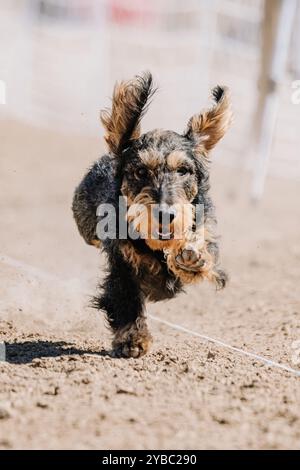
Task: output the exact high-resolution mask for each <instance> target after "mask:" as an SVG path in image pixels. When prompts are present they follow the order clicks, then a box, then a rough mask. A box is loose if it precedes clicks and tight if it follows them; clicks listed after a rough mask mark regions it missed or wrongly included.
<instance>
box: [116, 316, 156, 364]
mask: <svg viewBox="0 0 300 470" xmlns="http://www.w3.org/2000/svg"><path fill="white" fill-rule="evenodd" d="M151 343H152V336H151V334H150V333H149V331H148V329H147V325H146V322H145V320H144V319H142V318H139V319H138V320H136V321H135V322H134V323H131V324H130V325H127V326H126V327H124V328H122V329H119V330H117V331H116V333H115V337H114V340H113V344H112V346H113V355H114V356H115V357H126V358H130V357H133V358H138V357H141V356H143V355H144V354H146V353H147V351H148V350H149V347H150V345H151Z"/></svg>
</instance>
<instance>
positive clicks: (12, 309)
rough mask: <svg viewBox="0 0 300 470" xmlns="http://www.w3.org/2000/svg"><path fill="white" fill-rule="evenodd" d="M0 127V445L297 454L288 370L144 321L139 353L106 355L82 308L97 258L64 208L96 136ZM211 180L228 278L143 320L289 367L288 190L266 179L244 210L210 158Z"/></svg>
mask: <svg viewBox="0 0 300 470" xmlns="http://www.w3.org/2000/svg"><path fill="white" fill-rule="evenodd" d="M0 134H1V135H0V137H1V159H0V171H1V186H0V204H1V233H0V239H1V245H0V246H1V249H0V295H1V296H0V308H1V317H0V341H2V342H3V341H4V342H5V352H6V361H2V362H0V372H1V382H0V448H4V449H10V448H26V449H31V448H35V449H38V448H47V449H49V448H50V449H54V448H71V449H82V448H84V449H91V448H92V449H117V448H122V449H150V448H152V449H168V448H170V449H179V448H181V449H192V448H195V449H224V448H226V449H227V448H233V449H241V448H243V449H254V448H259V449H279V448H292V449H296V448H299V446H300V408H299V399H300V378H299V376H297V375H296V374H295V373H292V372H288V371H284V370H280V369H278V368H276V367H270V366H268V365H266V364H265V363H263V362H261V361H260V360H258V359H254V358H253V357H247V356H245V355H242V354H239V353H236V352H233V351H231V350H229V349H227V348H226V347H222V346H219V345H216V344H214V343H212V342H209V341H207V340H204V339H201V338H199V337H194V336H192V335H191V334H189V333H188V332H183V331H176V330H175V329H174V328H172V327H171V326H168V325H164V324H161V323H159V322H157V321H155V320H154V319H149V323H150V326H151V330H152V333H153V336H154V338H155V342H154V344H153V347H152V350H151V352H150V353H149V354H148V355H147V356H146V357H144V358H141V359H138V360H134V359H129V360H125V359H113V358H111V357H110V355H109V349H110V335H109V332H108V331H107V329H106V328H105V326H104V322H103V317H102V315H101V314H98V313H97V312H95V311H93V310H92V309H90V308H89V307H88V299H89V296H90V295H92V294H93V293H94V289H95V285H96V283H97V281H98V280H99V278H100V277H101V275H102V272H103V266H104V260H103V258H102V256H101V255H99V253H98V252H97V251H96V250H95V249H94V248H91V247H88V246H85V245H84V243H83V241H82V240H81V239H80V237H79V235H78V233H77V231H76V228H75V225H74V223H73V220H72V216H71V212H70V204H71V198H72V192H73V189H74V186H75V184H76V183H77V182H78V181H79V179H80V177H81V176H82V173H83V171H84V170H85V168H87V167H88V165H89V164H90V162H91V161H92V160H94V159H95V158H96V157H97V156H98V155H99V153H100V152H101V142H100V140H97V139H95V140H93V139H87V138H82V137H77V138H74V137H68V136H63V135H58V134H54V133H53V134H52V133H51V132H47V131H42V130H37V129H32V128H27V127H25V126H22V125H20V124H17V123H13V122H1V126H0ZM241 158H242V156H241ZM212 184H213V192H214V194H215V202H216V205H217V209H218V216H219V222H220V232H221V233H222V253H223V256H222V259H223V265H224V266H226V268H227V270H228V272H229V273H230V277H231V282H230V284H229V286H228V287H227V288H226V290H225V291H223V292H218V293H216V292H215V290H214V289H213V288H212V287H211V286H210V285H209V284H202V285H197V286H194V287H191V288H188V289H187V294H186V295H182V296H181V297H179V298H178V299H176V300H172V301H170V302H168V303H161V304H154V305H149V309H148V310H149V313H150V314H152V315H155V316H157V317H159V318H161V319H163V320H167V321H169V322H171V323H173V324H179V325H182V326H184V327H186V328H187V329H190V330H192V331H194V332H198V333H200V334H203V335H208V336H210V337H213V338H217V339H219V340H222V341H224V342H226V343H228V344H230V345H232V346H235V347H238V348H241V349H243V350H245V351H250V352H254V353H257V354H260V355H262V356H264V357H265V358H268V359H272V360H274V361H277V362H280V363H282V364H285V365H287V366H289V367H292V368H293V369H295V370H296V369H297V362H298V361H297V351H296V350H295V349H293V347H294V346H295V343H294V342H295V341H297V340H300V323H299V314H300V295H299V278H300V244H299V233H300V208H299V195H300V190H299V183H296V182H293V181H287V180H279V179H278V180H274V179H270V180H269V181H268V184H267V188H266V195H265V198H264V200H263V202H262V204H261V205H260V206H259V207H254V206H252V205H251V204H250V203H249V201H248V198H247V191H248V188H249V179H248V177H247V175H245V174H243V173H241V172H240V171H237V170H232V169H230V168H223V167H222V166H221V165H220V164H216V165H214V169H213V174H212ZM293 345H294V346H293ZM299 349H300V348H299ZM1 351H2V356H3V353H4V348H3V346H2V349H1V346H0V354H1ZM299 358H300V354H299ZM2 359H3V357H2ZM298 367H299V370H300V361H299V365H298Z"/></svg>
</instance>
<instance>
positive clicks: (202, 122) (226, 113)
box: [185, 86, 232, 155]
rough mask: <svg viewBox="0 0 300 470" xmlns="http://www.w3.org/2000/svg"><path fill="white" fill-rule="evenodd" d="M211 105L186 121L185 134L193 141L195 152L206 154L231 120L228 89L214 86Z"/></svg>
mask: <svg viewBox="0 0 300 470" xmlns="http://www.w3.org/2000/svg"><path fill="white" fill-rule="evenodd" d="M212 98H213V105H212V107H211V108H210V109H207V110H205V111H203V112H202V113H200V114H195V115H194V116H192V117H191V119H190V120H189V122H188V127H187V130H186V133H185V136H186V137H187V138H189V139H191V140H193V141H194V142H195V149H196V153H199V154H204V155H206V154H207V153H208V152H209V151H210V150H211V149H213V147H214V146H215V145H216V144H217V143H218V142H219V140H220V139H222V137H223V136H224V134H225V133H226V131H227V129H228V128H229V126H230V124H231V121H232V110H231V102H230V95H229V90H228V88H226V87H221V86H216V87H215V88H213V90H212Z"/></svg>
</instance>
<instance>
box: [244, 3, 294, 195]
mask: <svg viewBox="0 0 300 470" xmlns="http://www.w3.org/2000/svg"><path fill="white" fill-rule="evenodd" d="M296 7H297V0H265V11H264V20H263V31H262V54H261V74H260V83H259V85H260V90H259V98H258V103H257V108H256V116H255V124H254V126H255V129H254V131H255V132H254V135H255V146H256V149H257V157H256V162H255V167H254V177H253V183H252V190H251V196H252V199H253V200H255V201H257V200H259V199H261V197H262V195H263V192H264V186H265V179H266V175H267V170H268V163H269V159H270V155H271V149H272V141H273V134H274V129H275V124H276V116H277V108H278V85H279V83H280V81H281V80H282V78H283V75H284V72H285V69H286V64H287V57H288V51H289V45H290V39H291V34H292V27H293V21H294V15H295V13H296Z"/></svg>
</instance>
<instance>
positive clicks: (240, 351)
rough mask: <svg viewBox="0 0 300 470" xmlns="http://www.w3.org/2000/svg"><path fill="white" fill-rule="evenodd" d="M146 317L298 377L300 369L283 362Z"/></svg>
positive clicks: (153, 317)
mask: <svg viewBox="0 0 300 470" xmlns="http://www.w3.org/2000/svg"><path fill="white" fill-rule="evenodd" d="M148 317H149V318H151V319H152V320H154V321H156V322H158V323H162V324H163V325H166V326H169V327H171V328H173V329H174V330H178V331H182V332H183V333H188V334H190V335H192V336H196V337H197V338H201V339H202V340H204V341H208V342H210V343H214V344H217V345H218V346H221V347H222V348H226V349H229V350H230V351H234V352H236V353H238V354H242V355H244V356H248V357H251V358H252V359H256V360H257V361H260V362H263V363H265V364H267V365H268V366H271V367H277V369H282V370H285V371H286V372H291V373H292V374H295V375H297V376H298V377H300V370H296V369H293V368H292V367H289V366H286V365H285V364H280V362H275V361H272V360H271V359H267V358H266V357H263V356H259V355H258V354H255V353H252V352H249V351H245V350H244V349H240V348H237V347H235V346H231V344H228V343H224V341H221V340H219V339H215V338H211V337H210V336H207V335H202V334H201V333H198V332H197V331H193V330H189V329H188V328H185V327H184V326H181V325H177V323H171V322H169V321H168V320H162V319H161V318H158V317H156V316H155V315H148Z"/></svg>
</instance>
